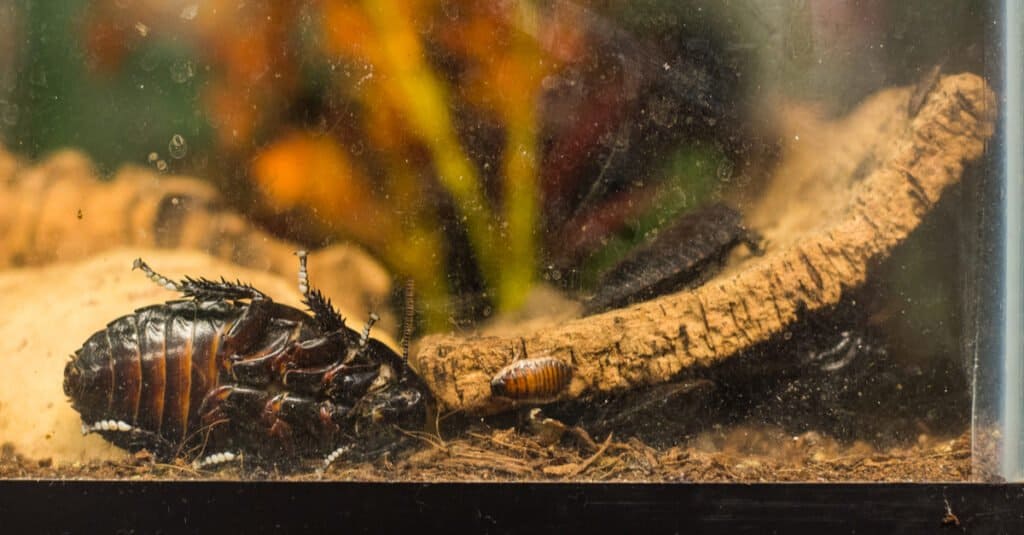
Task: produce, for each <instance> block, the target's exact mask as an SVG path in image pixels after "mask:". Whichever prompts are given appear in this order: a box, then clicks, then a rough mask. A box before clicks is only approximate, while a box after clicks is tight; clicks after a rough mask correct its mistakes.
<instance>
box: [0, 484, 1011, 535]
mask: <svg viewBox="0 0 1024 535" xmlns="http://www.w3.org/2000/svg"><path fill="white" fill-rule="evenodd" d="M215 529H216V530H228V531H226V533H264V532H276V533H292V532H297V531H328V532H334V533H353V532H374V533H378V532H405V533H424V532H433V531H435V530H437V531H439V532H442V533H451V532H456V531H470V532H473V533H505V532H528V533H531V534H536V533H570V532H600V533H607V532H613V533H638V532H642V533H772V532H778V533H827V534H833V533H932V532H940V531H942V532H950V533H956V532H970V533H1024V485H1016V484H1014V485H1004V484H971V483H951V484H899V483H896V484H857V483H852V484H814V483H797V484H778V483H775V484H738V483H737V484H733V483H730V484H663V485H641V484H600V485H587V484H463V483H459V484H410V483H398V484H395V483H339V482H323V483H320V482H297V483H292V482H219V481H168V482H146V483H138V482H128V481H57V480H53V481H0V531H2V532H4V533H42V532H47V533H183V532H186V533H187V532H199V531H212V530H215Z"/></svg>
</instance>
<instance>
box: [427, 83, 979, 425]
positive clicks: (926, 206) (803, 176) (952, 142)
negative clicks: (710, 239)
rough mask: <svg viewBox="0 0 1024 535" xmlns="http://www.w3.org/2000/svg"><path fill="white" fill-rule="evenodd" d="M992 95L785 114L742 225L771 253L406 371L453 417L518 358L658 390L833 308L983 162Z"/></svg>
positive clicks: (896, 92) (485, 405)
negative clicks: (775, 153)
mask: <svg viewBox="0 0 1024 535" xmlns="http://www.w3.org/2000/svg"><path fill="white" fill-rule="evenodd" d="M995 106H996V103H995V97H994V95H993V93H992V92H991V90H990V89H989V88H988V87H987V85H986V84H985V82H984V81H983V80H982V79H980V78H979V77H977V76H974V75H970V74H961V75H955V76H947V77H944V78H943V79H941V80H940V81H939V82H938V83H937V84H935V86H934V88H932V89H931V91H930V92H928V93H927V95H925V97H924V100H923V102H920V96H919V95H918V96H916V97H915V96H914V89H913V88H897V89H887V90H883V91H880V92H879V93H877V94H875V95H874V96H872V97H870V98H869V99H868V100H866V101H865V102H864V103H862V104H861V105H860V106H859V107H858V108H857V109H855V110H854V111H853V112H852V113H850V114H849V115H848V116H847V117H845V118H843V119H840V120H835V121H831V122H822V121H819V120H817V119H815V118H814V117H813V116H812V115H811V114H809V113H806V112H803V111H802V110H801V109H800V108H793V109H784V110H783V111H782V112H781V113H779V114H778V115H779V122H780V126H781V131H782V132H783V133H784V138H783V139H785V140H786V141H785V147H784V151H783V156H782V158H781V159H780V163H779V165H778V166H777V168H776V169H775V170H774V172H773V173H772V178H771V179H770V180H769V181H768V182H767V184H766V185H765V188H764V191H763V192H762V193H761V194H760V195H759V196H758V198H757V200H756V201H755V202H754V203H753V205H752V206H751V207H750V209H749V210H748V213H747V214H746V218H747V222H748V223H749V225H750V226H751V227H753V228H755V229H757V230H758V231H760V232H762V233H763V235H764V236H765V238H766V240H767V253H766V254H765V255H764V256H759V257H747V258H744V259H735V260H733V262H732V263H731V264H730V265H729V266H728V267H727V269H726V270H725V271H723V272H722V273H721V274H719V275H718V276H717V277H715V278H713V279H711V280H710V281H708V282H707V283H705V284H704V285H702V286H700V287H698V288H695V289H691V290H686V291H683V292H679V293H675V294H671V295H666V296H662V297H660V298H657V299H654V300H651V301H647V302H644V303H640V304H637V305H634V306H631V307H628V308H623V309H618V310H612V311H609V312H606V313H603V314H600V315H595V316H590V317H586V318H580V319H575V320H571V321H567V322H561V323H557V324H553V325H549V326H548V327H547V328H544V329H535V330H532V331H530V332H523V333H520V334H517V335H514V336H473V337H457V336H449V335H443V336H432V337H428V338H425V339H424V340H422V341H421V343H420V344H419V350H418V351H417V353H416V354H415V355H413V357H412V359H411V361H412V365H413V367H414V368H415V369H416V370H417V372H419V373H420V375H421V376H422V377H423V378H424V379H425V380H426V382H427V384H428V385H429V386H430V388H431V389H432V390H433V392H434V394H435V396H436V398H437V399H438V400H439V402H440V403H441V405H442V407H443V408H444V409H447V410H466V411H472V412H490V411H494V410H498V409H500V408H502V407H503V406H504V404H503V402H501V400H498V399H494V398H492V397H491V395H490V385H489V382H490V379H491V377H492V376H493V375H494V374H495V373H496V372H497V371H498V370H500V369H501V368H502V367H503V366H505V365H507V364H509V363H510V362H512V361H514V360H516V359H518V358H522V357H524V356H531V357H533V356H539V355H549V356H553V357H556V358H560V359H564V360H565V361H567V362H569V363H571V364H572V365H573V367H574V375H573V379H572V381H571V382H570V384H569V386H568V387H567V389H566V391H565V392H564V394H563V397H565V398H575V397H580V396H585V395H589V394H595V393H608V392H615V391H621V390H625V389H630V388H635V387H639V386H643V385H650V384H656V383H659V382H664V381H667V380H669V379H671V378H672V377H673V376H675V375H676V374H678V373H679V372H680V371H681V370H684V369H686V368H690V367H693V366H705V365H710V364H713V363H716V362H718V361H721V360H723V359H727V358H729V357H731V356H733V355H736V354H737V353H739V352H740V351H742V350H744V349H747V348H750V347H751V346H753V345H755V344H757V343H760V342H763V341H765V340H767V339H768V338H769V337H771V336H772V335H773V334H774V333H777V332H780V331H782V330H783V329H785V328H786V327H787V326H788V325H790V324H792V323H793V322H794V321H795V320H796V318H797V313H798V311H799V310H800V309H801V308H806V309H808V310H816V309H819V308H822V307H826V306H829V305H832V304H835V303H837V302H838V301H839V300H840V298H841V297H842V294H843V292H844V289H847V288H854V287H857V286H859V285H861V284H863V283H864V281H865V278H866V276H867V270H868V266H869V265H871V264H872V263H873V262H877V261H879V260H881V259H882V258H884V257H886V256H887V255H888V254H889V253H890V252H891V250H892V249H893V247H895V246H896V245H897V244H899V243H900V242H901V241H903V240H904V239H905V238H906V237H907V235H908V234H909V233H910V232H911V231H912V230H913V229H914V228H915V227H916V226H917V225H918V224H919V223H920V222H921V219H922V217H923V216H924V215H925V214H926V213H927V212H928V211H929V210H931V209H932V207H933V206H934V205H935V203H936V202H937V201H938V200H939V199H940V197H941V196H942V194H943V192H944V191H945V190H946V189H947V188H948V187H949V186H950V185H952V184H954V183H956V182H957V181H958V180H959V179H960V175H961V174H962V171H963V167H964V164H965V163H966V162H969V161H971V160H975V159H977V158H978V157H980V156H981V155H982V153H983V151H984V149H985V144H986V141H987V140H988V138H989V137H990V136H991V135H992V133H993V130H994V117H995V113H994V112H995Z"/></svg>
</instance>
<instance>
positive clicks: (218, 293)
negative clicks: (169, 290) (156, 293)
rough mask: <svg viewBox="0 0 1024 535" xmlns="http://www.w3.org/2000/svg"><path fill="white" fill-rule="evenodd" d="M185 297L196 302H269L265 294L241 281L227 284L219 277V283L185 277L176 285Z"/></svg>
mask: <svg viewBox="0 0 1024 535" xmlns="http://www.w3.org/2000/svg"><path fill="white" fill-rule="evenodd" d="M178 287H179V290H180V291H181V293H183V294H185V297H191V298H193V299H195V300H196V301H218V300H219V301H238V300H241V299H248V300H250V301H254V302H255V301H270V298H269V297H267V294H265V293H263V292H261V291H259V290H257V289H256V288H253V287H252V286H251V285H249V284H246V283H244V282H242V281H235V282H229V281H228V280H226V279H224V278H223V277H221V279H220V281H213V280H210V279H204V278H198V279H193V278H192V277H185V278H184V279H183V280H182V281H181V283H180V284H179V285H178Z"/></svg>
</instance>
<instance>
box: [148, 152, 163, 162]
mask: <svg viewBox="0 0 1024 535" xmlns="http://www.w3.org/2000/svg"><path fill="white" fill-rule="evenodd" d="M159 159H160V155H159V154H157V153H155V152H151V153H149V155H148V156H146V160H148V161H149V163H153V162H155V161H157V160H159Z"/></svg>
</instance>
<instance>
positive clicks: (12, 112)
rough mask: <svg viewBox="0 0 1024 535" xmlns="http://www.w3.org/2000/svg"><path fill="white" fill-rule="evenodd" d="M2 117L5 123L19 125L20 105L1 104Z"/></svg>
mask: <svg viewBox="0 0 1024 535" xmlns="http://www.w3.org/2000/svg"><path fill="white" fill-rule="evenodd" d="M0 117H2V118H3V121H4V123H7V124H9V125H12V126H13V125H15V124H17V123H18V105H17V104H15V103H13V102H11V103H7V102H0Z"/></svg>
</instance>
